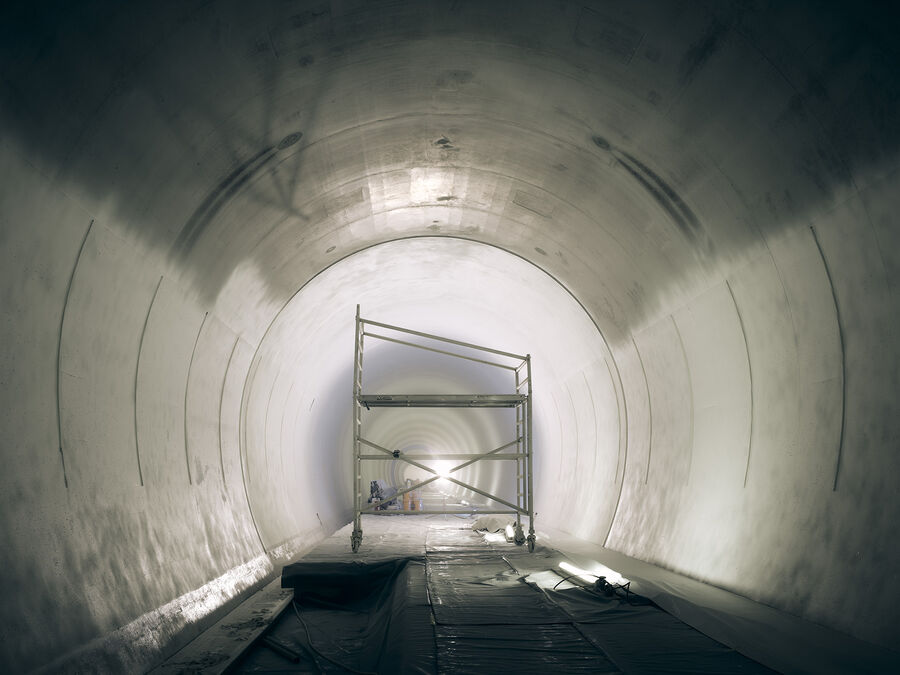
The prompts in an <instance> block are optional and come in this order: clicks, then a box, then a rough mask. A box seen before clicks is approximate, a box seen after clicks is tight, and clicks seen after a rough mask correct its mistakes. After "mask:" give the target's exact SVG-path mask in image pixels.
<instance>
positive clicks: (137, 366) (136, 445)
mask: <svg viewBox="0 0 900 675" xmlns="http://www.w3.org/2000/svg"><path fill="white" fill-rule="evenodd" d="M162 282H163V278H162V277H160V278H159V281H158V282H157V283H156V289H155V290H154V291H153V297H152V298H150V306H149V307H147V316H145V317H144V327H143V328H142V329H141V339H140V342H138V353H137V363H136V364H135V366H134V456H135V459H136V460H137V470H138V480H139V481H140V483H141V487H144V472H143V470H142V469H141V445H140V440H139V439H138V377H139V376H140V374H141V352H143V351H144V335H146V334H147V325H148V324H149V323H150V313H151V312H152V311H153V303H155V302H156V296H157V295H158V294H159V287H160V286H162Z"/></svg>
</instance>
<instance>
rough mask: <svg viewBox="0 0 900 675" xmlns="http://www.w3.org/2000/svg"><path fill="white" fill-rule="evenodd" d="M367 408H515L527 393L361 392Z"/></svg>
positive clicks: (359, 397) (360, 396) (360, 402)
mask: <svg viewBox="0 0 900 675" xmlns="http://www.w3.org/2000/svg"><path fill="white" fill-rule="evenodd" d="M357 400H358V401H359V404H360V405H362V406H365V407H366V408H515V407H516V406H519V405H522V404H523V403H525V401H527V400H528V395H527V394H360V395H359V396H358V397H357Z"/></svg>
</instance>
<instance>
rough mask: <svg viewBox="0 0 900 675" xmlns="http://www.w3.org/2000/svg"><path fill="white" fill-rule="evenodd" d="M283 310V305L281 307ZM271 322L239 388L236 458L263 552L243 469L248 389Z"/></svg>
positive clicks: (245, 472) (246, 473) (264, 550)
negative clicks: (239, 406)
mask: <svg viewBox="0 0 900 675" xmlns="http://www.w3.org/2000/svg"><path fill="white" fill-rule="evenodd" d="M282 310H284V307H282ZM277 318H278V317H277V315H276V318H275V319H273V320H272V323H274V322H275V320H276V319H277ZM272 323H270V324H269V326H268V328H266V332H265V334H264V335H263V339H262V340H260V341H259V343H258V344H257V345H256V350H255V351H254V352H253V358H252V359H251V361H250V367H249V368H248V369H247V376H246V377H245V378H244V386H243V388H242V389H241V409H240V414H239V417H238V443H239V446H238V459H239V460H240V465H241V482H242V483H243V485H244V499H245V500H246V501H247V511H249V512H250V520H251V522H252V523H253V529H254V531H255V532H256V538H257V539H259V545H260V546H261V547H262V550H263V553H266V554H268V553H269V550H268V549H267V548H266V544H265V542H264V541H263V538H262V534H260V531H259V525H258V524H257V522H256V515H255V514H254V513H253V503H252V502H251V500H250V489H249V487H248V485H247V484H248V482H249V481H250V477H249V475H248V473H249V466H248V467H247V469H246V470H245V469H244V462H248V463H249V461H250V458H249V457H248V456H247V415H248V414H249V413H248V408H249V406H250V401H249V390H250V389H251V388H252V386H253V381H254V380H255V379H256V372H257V371H258V370H259V363H260V355H259V352H260V349H262V345H263V341H264V340H265V336H266V335H268V334H269V330H271V328H272Z"/></svg>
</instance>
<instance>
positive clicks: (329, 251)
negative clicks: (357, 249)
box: [309, 246, 337, 408]
mask: <svg viewBox="0 0 900 675" xmlns="http://www.w3.org/2000/svg"><path fill="white" fill-rule="evenodd" d="M335 248H337V247H336V246H329V247H328V248H326V249H325V253H331V252H332V251H333V250H334V249H335ZM314 402H315V401H313V403H314ZM309 407H310V408H312V404H310V406H309Z"/></svg>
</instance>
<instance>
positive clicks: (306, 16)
mask: <svg viewBox="0 0 900 675" xmlns="http://www.w3.org/2000/svg"><path fill="white" fill-rule="evenodd" d="M330 16H331V8H330V7H329V5H328V4H327V3H323V4H321V5H319V6H318V7H316V8H314V9H308V10H306V11H303V12H298V13H297V14H294V15H293V16H292V17H291V18H290V24H291V27H292V28H303V27H304V26H308V25H310V24H312V23H315V22H317V21H318V20H319V19H322V18H323V17H330Z"/></svg>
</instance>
